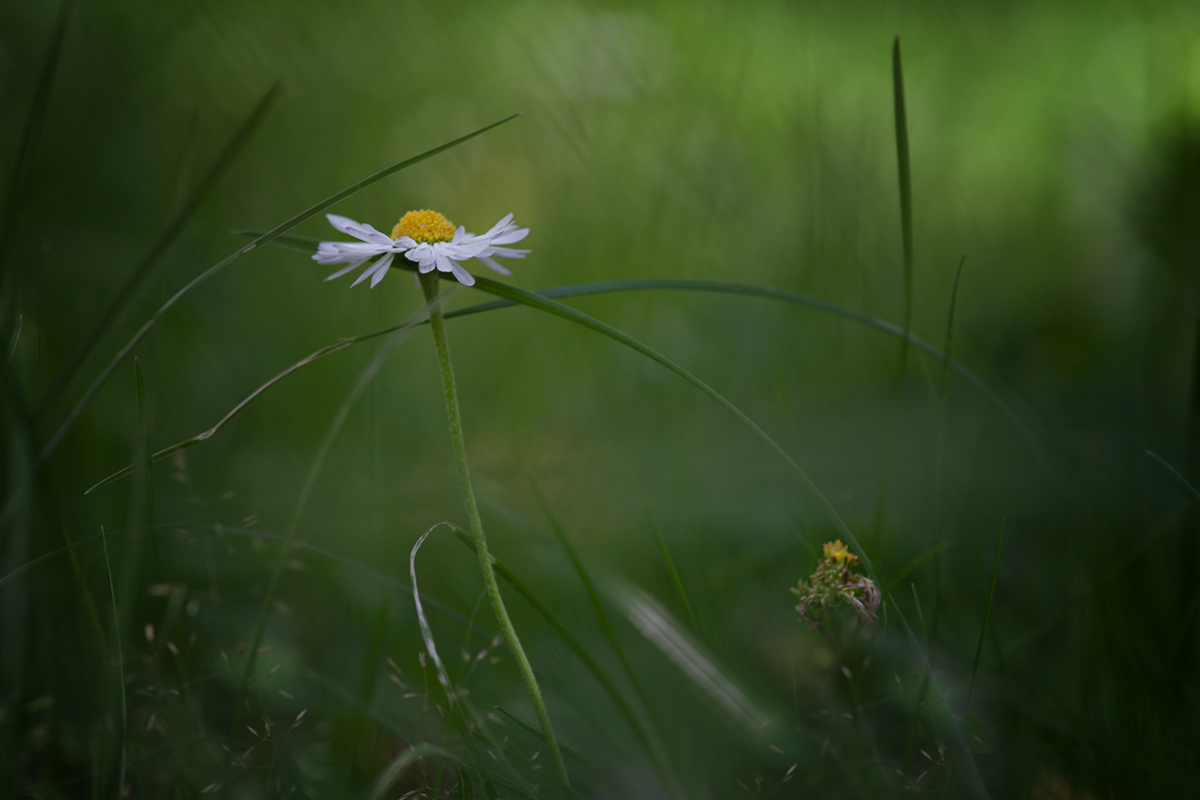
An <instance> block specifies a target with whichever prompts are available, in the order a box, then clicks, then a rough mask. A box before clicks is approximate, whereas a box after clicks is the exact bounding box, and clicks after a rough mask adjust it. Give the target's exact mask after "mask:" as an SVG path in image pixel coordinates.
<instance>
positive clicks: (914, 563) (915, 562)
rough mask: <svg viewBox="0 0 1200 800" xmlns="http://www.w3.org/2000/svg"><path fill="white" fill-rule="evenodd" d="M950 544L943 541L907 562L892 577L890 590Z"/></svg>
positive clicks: (889, 585)
mask: <svg viewBox="0 0 1200 800" xmlns="http://www.w3.org/2000/svg"><path fill="white" fill-rule="evenodd" d="M949 546H950V543H949V542H941V543H940V544H936V545H934V546H933V547H931V548H929V549H928V550H926V551H925V552H924V553H921V554H920V555H918V556H917V557H916V558H914V559H912V560H911V561H909V562H908V563H907V564H905V565H904V566H903V567H901V568H900V571H899V572H897V573H896V575H895V577H893V578H892V582H891V583H889V584H888V590H889V591H891V590H892V589H894V588H895V587H896V585H897V584H898V583H900V581H902V580H904V576H906V575H908V573H910V572H912V571H913V570H914V569H916V568H917V567H919V566H921V565H922V564H924V563H925V562H926V561H928V560H929V559H931V558H934V557H935V556H937V555H938V554H939V553H941V552H942V551H943V550H945V549H946V548H947V547H949Z"/></svg>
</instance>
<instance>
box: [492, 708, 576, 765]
mask: <svg viewBox="0 0 1200 800" xmlns="http://www.w3.org/2000/svg"><path fill="white" fill-rule="evenodd" d="M496 710H497V711H499V712H500V713H501V714H503V715H504V717H505V719H507V720H508V721H510V722H512V723H514V724H516V726H517V727H518V728H520V729H521V730H523V731H525V732H526V733H528V734H529V735H530V736H533V737H534V738H536V739H537V740H538V741H540V742H543V743H544V742H545V741H546V737H545V735H544V734H543V733H542V732H541V731H539V730H538V729H537V728H535V727H533V726H532V725H530V724H529V723H527V722H525V721H523V720H522V719H521V718H520V717H518V716H516V715H515V714H511V713H509V712H508V710H507V709H505V708H504V707H503V706H496ZM560 746H561V747H562V751H563V755H564V756H570V757H571V758H572V759H573V760H574V761H577V762H579V763H580V764H585V765H586V764H587V763H588V760H587V759H586V758H584V757H583V756H582V755H580V754H579V753H578V752H577V751H575V750H572V749H571V748H570V747H567V746H566V745H565V744H564V745H560Z"/></svg>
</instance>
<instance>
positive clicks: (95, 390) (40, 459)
mask: <svg viewBox="0 0 1200 800" xmlns="http://www.w3.org/2000/svg"><path fill="white" fill-rule="evenodd" d="M517 116H519V114H510V115H509V116H507V117H505V118H503V119H501V120H498V121H496V122H493V123H491V124H490V125H485V126H483V127H482V128H478V129H476V130H474V131H472V132H471V133H468V134H466V135H465V136H460V137H458V138H457V139H452V140H451V141H449V142H446V143H445V144H441V145H438V146H437V147H434V148H432V149H430V150H426V151H425V152H424V153H420V154H419V155H416V156H413V157H412V158H407V159H405V160H403V161H398V162H396V163H395V164H392V165H391V166H389V167H385V168H384V169H381V170H379V171H378V172H376V173H374V174H372V175H369V176H367V177H366V178H363V179H362V180H360V181H357V182H356V183H353V184H351V185H350V186H348V187H346V188H345V189H342V190H341V191H339V192H336V193H334V194H332V195H330V196H329V197H327V198H325V199H324V200H322V201H321V202H319V203H316V204H315V205H312V206H309V207H308V208H307V209H305V210H304V211H301V212H300V213H299V214H296V215H295V216H293V217H292V218H291V219H288V220H287V221H285V222H282V223H280V224H279V225H277V226H275V227H274V228H272V229H271V230H269V231H268V232H266V233H264V234H263V235H262V236H259V237H257V238H256V239H254V240H253V241H252V242H250V243H248V244H246V245H245V246H244V247H241V248H240V249H238V250H237V251H235V252H233V253H232V254H230V255H228V256H226V257H225V258H223V259H221V260H220V261H218V262H217V263H216V264H214V265H212V266H211V267H209V268H208V269H207V270H205V271H204V272H202V273H200V274H199V275H197V276H196V277H195V278H193V279H192V280H191V281H189V282H188V283H187V284H186V285H185V286H184V287H183V288H182V289H180V290H179V291H177V292H176V293H175V294H173V295H172V296H171V297H170V299H168V300H167V301H166V302H165V303H163V304H162V306H160V307H159V308H158V310H157V311H155V312H154V314H153V315H152V316H151V317H150V319H148V320H147V321H146V322H145V323H144V324H143V325H142V327H141V328H139V329H138V331H137V333H135V334H134V335H133V338H131V339H130V340H129V341H128V342H127V343H126V344H125V345H124V346H123V347H122V348H121V349H120V351H119V352H118V353H117V354H116V355H115V356H114V357H113V359H112V360H111V361H110V362H109V363H108V365H107V366H106V367H105V368H104V370H103V371H102V372H101V374H100V375H99V376H98V377H97V378H96V379H95V380H94V381H93V382H92V384H91V386H89V387H88V390H87V391H86V392H85V393H84V395H83V397H81V398H80V400H79V402H77V403H76V404H75V406H74V407H73V408H72V409H71V412H70V413H69V414H68V415H67V418H66V419H65V420H64V421H63V422H62V424H61V425H59V427H58V429H57V430H56V431H55V433H54V434H53V435H52V436H51V437H50V439H49V440H48V441H47V442H46V444H45V445H44V446H43V447H42V450H41V452H40V453H39V454H38V456H37V458H35V459H34V463H33V470H34V471H36V470H37V469H39V468H40V467H41V466H42V465H43V464H45V463H46V460H47V459H49V458H50V455H51V454H52V453H54V451H55V450H56V449H58V446H59V444H61V443H62V440H63V438H64V437H65V436H66V435H67V432H68V431H70V430H71V428H72V427H74V425H75V423H76V422H77V421H78V419H79V417H80V416H81V415H82V414H83V411H84V409H86V408H87V407H88V406H89V405H90V404H91V402H92V400H94V399H95V397H96V395H97V394H99V392H100V389H101V388H102V387H103V386H104V385H105V384H106V383H107V382H108V380H109V379H110V378H111V377H112V375H113V373H115V372H116V370H117V367H118V366H120V364H121V363H122V362H123V361H124V360H125V358H126V357H128V356H129V354H130V352H131V351H132V350H133V348H135V347H136V346H137V345H138V343H139V342H141V341H142V339H144V338H145V336H146V334H148V333H149V332H150V329H151V328H153V327H154V326H155V325H156V324H157V323H158V321H159V320H160V319H162V318H163V317H164V316H165V315H166V313H167V312H168V311H170V310H171V308H172V307H173V306H174V305H175V304H176V303H178V302H179V301H180V300H181V299H182V298H183V297H184V296H185V295H187V294H188V293H189V292H191V291H192V289H194V288H196V287H197V286H199V285H200V284H202V283H204V282H205V281H207V280H208V279H209V278H211V277H213V276H214V275H216V274H217V273H219V272H220V271H221V270H223V269H224V268H225V267H227V266H229V265H230V264H232V263H233V262H234V261H236V260H237V259H239V258H241V257H242V256H244V255H247V254H248V253H251V252H253V251H255V250H257V249H258V248H260V247H262V246H263V245H265V244H269V243H270V242H271V241H273V240H274V239H275V238H277V237H279V236H281V235H282V234H284V233H287V232H288V231H289V230H291V229H292V228H294V227H296V226H297V225H299V224H300V223H301V222H304V221H305V220H307V219H309V218H310V217H313V216H315V215H317V214H319V213H320V212H322V211H324V210H325V209H326V208H329V207H330V206H332V205H334V204H335V203H338V202H340V201H341V200H344V199H346V198H347V197H350V196H351V195H353V194H356V193H357V192H359V191H361V190H363V189H365V188H366V187H368V186H370V185H372V184H374V183H378V182H379V181H381V180H383V179H384V178H386V177H388V176H389V175H392V174H393V173H396V172H399V171H401V170H403V169H407V168H408V167H411V166H413V165H414V164H418V163H420V162H422V161H425V160H426V159H428V158H431V157H433V156H435V155H437V154H438V153H442V152H445V151H446V150H449V149H451V148H453V147H457V146H458V145H460V144H462V143H463V142H466V141H468V140H470V139H473V138H475V137H476V136H479V135H480V134H483V133H486V132H487V131H489V130H491V129H492V128H495V127H497V126H498V125H503V124H504V123H506V122H508V121H510V120H513V119H515V118H516V117H517ZM28 489H29V486H28V485H24V486H20V487H18V488H17V490H16V491H15V492H14V493H13V494H12V495H11V496H10V497H9V499H8V500H6V501H5V504H4V510H3V512H0V521H3V520H5V519H7V518H8V515H9V514H10V513H11V512H12V509H13V507H14V503H15V501H16V499H17V498H18V497H19V496H21V495H23V494H24V493H25V492H26V491H28Z"/></svg>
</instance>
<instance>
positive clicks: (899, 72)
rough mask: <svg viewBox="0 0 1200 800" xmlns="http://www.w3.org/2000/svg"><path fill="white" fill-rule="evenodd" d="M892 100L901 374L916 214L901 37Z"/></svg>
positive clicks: (894, 62) (894, 46)
mask: <svg viewBox="0 0 1200 800" xmlns="http://www.w3.org/2000/svg"><path fill="white" fill-rule="evenodd" d="M892 104H893V110H894V112H895V117H896V163H897V166H898V172H899V177H900V235H901V238H902V242H903V246H904V335H905V338H904V343H903V344H902V345H901V350H900V352H901V356H900V374H901V377H902V378H903V375H904V364H905V362H906V361H907V359H908V333H909V331H910V330H911V329H912V284H913V215H912V166H911V163H910V160H909V152H908V111H907V109H906V106H905V102H904V67H903V65H902V63H901V58H900V37H899V36H897V37H896V38H895V40H894V41H893V42H892Z"/></svg>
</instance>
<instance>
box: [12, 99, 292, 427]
mask: <svg viewBox="0 0 1200 800" xmlns="http://www.w3.org/2000/svg"><path fill="white" fill-rule="evenodd" d="M280 92H281V87H280V84H279V82H276V83H275V84H274V85H273V86H271V88H270V89H268V90H267V92H266V94H264V95H263V96H262V99H261V100H259V101H258V103H257V104H256V105H255V106H254V108H253V109H252V110H251V112H250V114H249V116H247V117H246V120H245V121H244V122H243V123H242V124H241V125H240V126H239V127H238V129H237V130H236V131H235V132H234V134H233V136H231V137H230V139H229V141H228V142H227V143H226V144H225V147H224V148H222V150H221V153H220V154H219V155H218V156H217V159H216V161H214V162H213V165H212V166H211V167H210V168H209V170H208V172H207V173H206V174H205V175H204V177H203V178H202V179H201V180H200V183H199V184H197V186H196V188H195V189H194V190H193V191H192V193H191V195H190V196H188V198H187V199H186V201H185V202H184V203H183V204H182V205H181V206H180V208H179V210H178V211H176V213H175V216H174V217H173V218H172V219H171V221H170V222H168V223H167V227H166V228H165V229H164V230H163V232H162V233H161V234H160V235H159V237H158V240H157V241H155V242H154V244H153V245H152V246H151V247H150V251H149V252H148V253H146V255H145V256H144V257H143V258H142V260H141V262H140V263H139V264H138V265H137V267H136V268H135V269H134V271H133V274H131V275H130V276H129V277H128V278H127V279H126V280H125V283H124V284H123V285H122V286H121V288H120V289H119V290H118V291H117V294H116V297H114V298H113V299H112V301H111V302H110V303H109V304H108V307H107V308H106V309H105V310H104V313H103V314H102V315H101V316H100V321H99V322H97V323H96V326H95V327H94V328H92V330H91V332H90V333H89V334H88V335H87V336H86V337H85V338H84V340H83V343H82V344H81V345H80V346H79V347H78V349H77V350H76V351H75V353H74V355H72V356H71V360H70V361H68V362H67V363H66V365H65V366H64V367H63V368H62V369H61V370H59V373H58V375H57V377H55V379H54V381H53V382H52V383H51V384H50V388H49V389H47V390H46V392H45V393H44V394H43V395H42V399H41V401H40V402H39V403H38V405H37V407H36V408H35V409H34V411H33V414H34V416H35V417H36V416H39V415H40V414H42V413H43V412H44V411H45V410H46V408H47V407H48V406H49V405H50V404H51V403H52V402H54V400H55V399H56V398H57V397H58V394H59V392H61V391H62V390H63V389H64V388H65V387H66V385H67V384H68V383H69V382H70V380H71V378H73V377H74V376H75V373H76V372H78V371H79V368H80V367H81V366H83V363H84V362H85V361H86V360H87V357H88V356H89V355H90V354H91V352H92V350H93V348H95V346H96V345H97V344H98V343H99V342H100V340H101V339H102V338H103V336H104V335H105V334H106V333H107V332H108V330H109V328H111V327H112V325H113V323H114V322H116V321H117V319H118V318H119V317H120V316H121V312H123V311H124V310H125V309H126V308H127V307H128V306H129V304H130V303H131V302H132V301H133V298H134V296H135V295H136V294H137V291H138V289H139V288H141V286H142V284H143V283H145V281H146V279H147V278H149V277H150V276H151V275H152V274H153V273H154V271H155V268H156V267H157V266H159V265H160V262H161V259H162V257H163V255H165V254H166V252H167V250H169V249H170V247H171V245H172V244H174V242H175V240H176V239H177V238H178V237H179V234H180V233H182V232H183V230H184V228H186V227H187V224H188V222H189V221H190V220H191V218H192V215H193V214H195V213H196V209H197V208H198V207H199V206H200V203H201V202H203V200H204V198H205V197H206V196H207V195H208V193H209V192H210V191H211V190H212V188H213V187H214V186H215V185H216V184H217V182H218V181H219V180H220V178H221V176H222V175H223V174H224V173H225V170H226V169H228V168H229V166H230V165H231V164H232V163H233V161H234V159H235V158H236V157H237V155H238V153H240V152H241V150H242V148H243V147H244V146H245V145H246V143H247V142H248V141H250V138H251V136H253V135H254V132H255V130H257V128H258V126H259V125H260V124H261V123H262V121H263V119H265V118H266V116H267V112H268V111H270V110H271V106H273V105H274V104H275V101H276V100H277V99H278V98H279V95H280Z"/></svg>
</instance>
